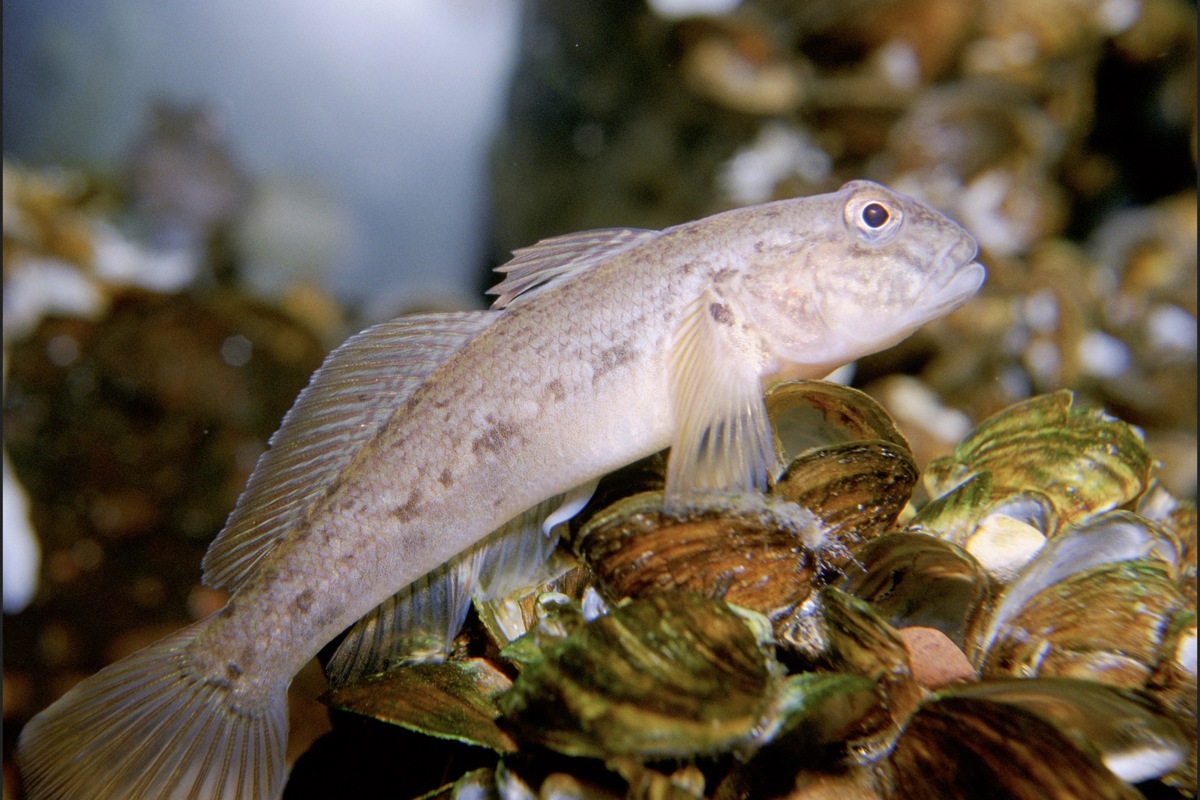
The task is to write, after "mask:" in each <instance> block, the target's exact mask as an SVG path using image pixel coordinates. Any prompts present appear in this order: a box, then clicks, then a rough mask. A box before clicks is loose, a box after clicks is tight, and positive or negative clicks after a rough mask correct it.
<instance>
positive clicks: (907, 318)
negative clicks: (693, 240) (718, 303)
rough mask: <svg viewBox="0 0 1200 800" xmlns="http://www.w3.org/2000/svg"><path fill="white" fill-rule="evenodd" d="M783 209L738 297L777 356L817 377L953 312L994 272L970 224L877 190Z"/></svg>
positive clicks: (861, 186) (853, 188)
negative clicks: (978, 259) (981, 257)
mask: <svg viewBox="0 0 1200 800" xmlns="http://www.w3.org/2000/svg"><path fill="white" fill-rule="evenodd" d="M810 201H811V202H810ZM789 204H790V205H789ZM780 212H781V213H780V214H779V215H778V216H777V217H776V219H775V220H774V224H773V226H772V229H773V231H776V232H777V233H775V234H773V236H771V237H769V238H768V239H766V240H763V241H760V242H757V243H756V251H757V252H756V257H755V258H753V259H752V260H751V261H750V264H749V266H748V268H747V269H745V270H744V271H742V273H741V275H740V276H739V277H740V280H739V287H738V290H737V293H738V296H739V300H740V302H741V305H742V308H743V309H744V312H745V313H746V315H747V317H748V318H749V319H750V320H751V322H752V324H754V325H755V326H756V327H757V328H758V331H759V334H760V335H761V336H762V339H763V342H764V344H765V345H766V347H767V349H768V350H769V351H770V352H771V354H772V355H773V356H774V357H775V358H776V359H779V360H781V361H783V362H785V363H786V364H789V365H794V366H802V367H803V366H808V367H810V368H811V369H809V370H808V371H809V372H811V373H813V374H815V373H816V372H819V371H820V370H822V369H825V368H828V369H833V368H836V367H838V366H841V365H842V364H846V363H849V362H851V361H853V360H855V359H857V358H860V357H862V356H864V355H868V354H870V353H874V352H878V351H879V350H882V349H884V348H886V347H889V346H891V345H892V344H895V343H896V342H898V341H900V340H901V339H904V338H905V337H907V336H908V335H909V334H911V333H912V332H913V331H915V330H916V329H917V328H919V327H921V326H922V325H924V324H925V323H927V322H929V321H931V320H933V319H937V318H938V317H941V316H944V315H945V314H948V313H949V312H950V311H952V310H954V309H955V308H957V307H958V306H960V305H962V304H963V303H965V302H966V301H967V300H968V299H970V298H971V297H972V296H973V295H974V294H975V292H976V291H978V289H979V287H980V286H982V285H983V281H984V278H985V277H986V274H987V273H986V270H985V269H984V267H983V265H981V264H979V263H977V262H976V261H975V256H976V255H977V254H978V252H979V247H978V245H977V244H976V242H975V239H974V238H972V237H971V235H970V234H969V233H967V232H966V231H965V230H964V229H963V228H962V227H961V226H959V225H958V224H957V223H955V222H953V221H951V220H950V219H949V218H947V217H945V216H944V215H942V214H940V213H939V212H937V211H934V210H933V209H931V208H929V207H928V206H926V205H925V204H924V203H922V202H920V201H919V200H916V199H915V198H912V197H908V196H907V195H903V194H900V193H899V192H895V191H892V190H891V189H889V188H887V187H885V186H882V185H880V184H877V183H873V182H870V181H852V182H850V183H847V184H846V185H845V186H843V187H842V188H841V189H840V190H838V191H837V192H833V193H831V194H826V195H821V196H818V197H812V198H802V199H798V200H793V201H782V204H781V206H780ZM780 217H782V218H783V219H782V220H781V219H780ZM781 222H782V224H781Z"/></svg>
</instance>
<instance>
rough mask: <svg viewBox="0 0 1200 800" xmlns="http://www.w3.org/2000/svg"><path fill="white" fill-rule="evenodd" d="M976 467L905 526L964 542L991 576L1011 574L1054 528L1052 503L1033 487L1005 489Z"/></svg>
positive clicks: (1001, 577)
mask: <svg viewBox="0 0 1200 800" xmlns="http://www.w3.org/2000/svg"><path fill="white" fill-rule="evenodd" d="M1004 491H1005V490H1003V489H1001V490H1000V491H999V492H998V491H996V489H995V487H993V485H992V473H991V472H980V473H977V474H976V475H973V476H972V477H971V478H970V479H968V480H966V481H964V482H963V483H962V484H960V485H959V486H957V487H955V488H954V489H952V490H951V491H949V492H947V493H946V494H944V495H942V496H941V497H939V498H937V499H935V500H932V501H930V502H929V503H927V504H926V505H925V507H924V508H922V509H921V510H920V511H918V512H917V513H916V515H915V516H914V517H913V518H912V519H911V520H909V523H908V530H909V531H912V532H915V533H926V534H930V535H932V536H936V537H938V538H939V539H945V540H946V541H948V542H952V543H954V544H956V545H960V546H961V547H963V548H965V549H966V550H967V551H968V552H969V553H971V555H972V556H973V557H975V559H976V561H979V562H980V566H982V567H983V568H984V569H985V570H987V572H988V573H989V574H990V575H991V576H992V578H993V579H995V580H997V581H1000V582H1001V583H1004V582H1007V581H1009V580H1011V579H1012V578H1013V577H1014V576H1015V574H1016V573H1017V572H1018V571H1019V570H1020V569H1021V568H1022V567H1023V566H1024V565H1025V564H1027V563H1028V562H1029V560H1030V559H1032V558H1033V557H1034V556H1035V555H1036V554H1037V553H1038V551H1040V550H1041V548H1042V547H1043V546H1044V545H1045V543H1046V539H1047V538H1048V537H1050V536H1052V535H1054V533H1055V531H1056V530H1057V529H1058V515H1057V512H1056V511H1055V509H1054V504H1053V502H1052V501H1051V500H1050V498H1049V497H1047V496H1046V495H1045V494H1044V493H1042V492H1039V491H1037V490H1036V489H1021V490H1019V491H1012V492H1010V493H1007V494H1005V493H1004Z"/></svg>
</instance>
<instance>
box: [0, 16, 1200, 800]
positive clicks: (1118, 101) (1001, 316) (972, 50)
mask: <svg viewBox="0 0 1200 800" xmlns="http://www.w3.org/2000/svg"><path fill="white" fill-rule="evenodd" d="M1195 17H1196V6H1195V3H1194V2H1192V1H1191V0H804V2H799V1H797V2H788V1H787V0H742V1H741V2H737V0H652V1H651V0H613V1H612V2H606V3H572V2H566V1H565V0H558V1H554V0H524V2H521V1H520V0H403V1H402V2H384V0H352V2H348V3H343V4H337V5H336V6H334V5H330V4H321V3H315V2H310V1H309V0H294V1H292V2H282V0H266V1H264V2H260V3H255V4H247V3H237V2H232V1H231V0H213V1H212V2H208V3H203V4H197V3H184V2H175V1H174V0H171V1H170V2H154V1H152V0H96V1H95V2H90V3H79V2H72V1H71V0H39V2H33V1H32V0H15V1H14V2H8V3H5V4H4V8H3V21H4V29H3V37H4V48H3V59H4V62H3V66H4V74H3V82H4V98H3V103H4V114H3V130H4V187H3V191H4V194H3V198H4V250H3V280H4V329H3V330H4V376H5V391H4V441H5V459H4V611H5V617H4V686H3V697H4V755H5V762H4V764H5V766H4V778H5V784H4V790H5V796H6V797H16V796H18V795H17V794H16V792H17V789H16V781H15V775H14V773H13V770H12V766H11V760H10V758H9V755H10V754H11V748H12V744H13V742H14V741H15V738H16V734H17V732H18V731H19V729H20V726H21V725H22V724H23V723H24V722H25V721H26V720H27V719H28V718H29V716H30V715H32V714H33V713H34V712H36V711H37V710H38V709H39V708H41V707H43V706H44V705H46V704H47V703H49V702H50V701H51V700H53V699H54V698H55V697H57V696H58V695H59V694H61V693H62V692H63V691H65V689H66V688H68V687H69V686H70V685H71V684H72V683H74V682H75V681H76V680H78V679H79V678H80V677H82V676H84V675H86V674H89V673H91V672H93V671H95V670H96V669H98V668H99V667H100V666H102V665H103V664H105V663H108V662H109V661H111V660H114V659H115V658H118V657H120V656H121V655H123V654H126V653H128V652H131V651H132V650H133V649H136V648H138V647H140V646H142V645H144V644H146V643H148V642H150V641H152V640H154V639H156V638H157V637H158V636H160V635H163V634H165V633H167V632H170V631H172V630H174V629H175V628H177V627H178V626H179V625H181V624H183V623H184V622H186V621H188V620H190V619H196V618H199V617H201V616H203V615H205V614H207V613H209V612H210V611H211V610H213V609H215V608H217V607H219V606H220V604H221V603H222V602H223V598H222V597H221V596H220V595H219V594H217V593H214V592H211V591H210V590H207V589H205V588H204V587H202V586H201V585H200V583H199V575H200V571H199V561H200V558H201V556H202V555H203V552H204V550H205V548H206V547H207V544H208V542H209V541H210V540H211V539H212V537H213V536H214V535H215V534H216V533H217V531H219V529H220V527H221V525H222V524H223V521H224V518H225V515H226V514H227V513H228V511H229V509H230V508H231V507H232V505H233V503H234V502H235V500H236V498H237V496H238V493H239V492H240V490H241V488H242V486H243V485H244V482H245V479H246V477H247V476H248V474H249V471H250V469H252V467H253V465H254V462H255V459H256V458H257V456H258V454H259V453H261V452H262V449H263V448H264V447H265V443H266V440H267V438H268V437H269V435H270V434H271V432H272V431H274V429H275V428H276V427H277V425H278V422H279V420H280V418H281V417H282V415H283V413H284V412H285V411H286V410H287V408H288V407H289V406H290V404H291V402H292V400H293V399H294V397H295V395H296V393H297V392H298V391H299V390H300V388H302V387H303V385H304V384H305V382H306V381H307V378H308V376H309V374H310V373H311V372H312V370H313V369H315V367H316V366H317V365H319V363H320V361H321V359H322V358H323V356H324V354H325V353H326V352H328V350H329V349H331V348H332V347H334V346H336V345H337V344H338V343H339V342H340V341H342V340H343V339H344V338H345V337H346V336H347V335H349V334H351V333H354V332H355V331H357V330H359V329H361V328H362V327H364V326H366V325H368V324H371V323H373V322H377V321H380V320H383V319H387V318H389V317H391V316H394V315H395V314H398V313H402V312H405V311H413V310H420V309H446V308H470V307H480V308H481V307H484V306H485V305H486V302H487V301H486V299H485V296H484V295H483V289H484V288H486V287H487V286H489V285H490V284H492V283H494V282H495V281H494V278H493V277H492V276H491V269H492V268H493V267H495V266H496V265H498V264H500V263H502V262H503V261H504V260H505V259H506V258H507V256H508V254H509V253H510V252H511V251H512V250H513V249H514V248H516V247H520V246H524V245H528V244H531V243H533V242H534V241H536V240H537V239H539V238H542V237H545V236H549V235H553V234H557V233H564V232H568V231H571V230H579V229H585V228H589V227H609V226H622V225H632V226H638V227H649V228H661V227H665V226H668V225H672V224H676V223H679V222H684V221H687V220H691V219H695V218H697V217H700V216H704V215H706V214H710V213H714V212H716V211H720V210H723V209H727V208H732V207H736V206H740V205H748V204H753V203H759V202H764V201H768V200H771V199H775V198H782V197H791V196H796V195H803V194H810V193H815V192H821V191H827V190H832V189H836V188H837V187H838V186H839V185H841V183H843V182H845V181H846V180H850V179H853V178H871V179H874V180H879V181H883V182H885V183H888V184H890V185H892V186H894V187H895V188H897V189H900V190H902V191H905V192H908V193H910V194H913V195H916V196H918V197H920V198H922V199H923V200H925V201H926V202H928V203H930V204H931V205H934V206H936V207H938V208H940V209H941V210H942V211H944V212H946V213H947V214H949V215H951V216H953V217H955V218H956V219H958V220H959V221H960V222H962V223H963V224H964V225H965V226H966V227H968V228H969V229H970V230H971V231H972V232H973V233H974V234H975V235H976V237H977V238H978V239H979V241H980V243H981V245H982V248H983V253H982V255H981V261H983V263H985V264H986V265H987V266H988V268H989V282H988V285H987V286H986V287H985V289H984V291H983V292H982V293H981V295H980V297H979V298H977V299H976V300H975V301H973V302H972V303H970V304H968V306H967V307H965V308H964V309H961V310H960V311H959V312H957V313H955V314H954V315H952V316H951V317H949V318H947V319H945V320H942V321H940V322H938V323H936V324H934V325H931V326H929V327H928V328H927V329H925V330H923V331H921V332H920V333H918V334H917V335H916V336H914V337H913V338H911V339H910V340H908V341H906V342H904V343H901V344H900V345H898V346H897V347H896V348H893V349H892V350H891V351H888V352H887V353H883V354H880V355H878V356H873V357H871V358H869V359H866V360H864V361H863V362H861V363H860V364H858V365H857V367H856V370H855V371H854V372H853V373H852V376H851V377H850V378H849V380H851V381H852V382H853V384H854V385H856V386H858V387H860V388H864V389H866V390H867V391H868V392H870V393H871V394H873V395H874V396H876V397H877V398H878V399H880V400H881V402H883V403H884V405H885V406H887V407H888V409H889V410H890V411H891V412H892V413H893V414H894V415H895V416H896V417H897V419H898V421H899V423H900V426H901V429H902V430H904V431H905V433H906V435H908V436H909V438H910V439H911V440H912V443H913V446H914V450H915V452H916V454H917V456H918V459H919V460H920V461H921V463H922V464H924V463H926V462H927V461H928V460H929V459H930V458H933V457H935V456H937V455H939V454H942V453H944V452H946V451H947V450H948V449H949V448H950V447H951V446H952V445H953V444H954V443H955V442H956V441H958V440H959V439H960V438H961V437H962V436H963V435H964V434H965V433H966V431H967V430H968V429H969V428H970V426H971V425H972V424H973V423H974V422H977V421H979V420H980V419H982V418H983V417H985V416H987V415H988V414H990V413H993V412H994V411H997V410H999V409H1000V408H1003V407H1005V406H1007V405H1009V404H1011V403H1013V402H1016V401H1019V400H1021V399H1024V398H1027V397H1029V396H1032V395H1034V394H1037V393H1041V392H1046V391H1051V390H1053V389H1056V388H1060V387H1063V386H1067V387H1071V388H1073V389H1076V390H1077V391H1078V392H1079V393H1080V396H1081V399H1082V400H1083V401H1085V402H1089V403H1092V404H1096V405H1103V406H1105V407H1106V408H1108V409H1109V410H1110V411H1112V412H1113V413H1114V414H1117V415H1119V416H1121V417H1122V418H1124V419H1126V420H1128V421H1130V422H1132V423H1134V424H1136V425H1138V426H1140V427H1141V428H1142V429H1143V430H1144V431H1145V433H1146V436H1147V440H1148V442H1149V444H1150V449H1151V451H1152V452H1153V453H1154V454H1155V455H1156V456H1157V457H1158V458H1159V459H1161V460H1162V461H1163V462H1164V470H1163V478H1164V481H1166V482H1167V483H1169V488H1170V490H1171V491H1172V492H1174V493H1176V494H1177V495H1179V496H1181V497H1185V498H1194V496H1195V491H1196V400H1195V396H1196V393H1195V381H1196V18H1195ZM309 672H311V673H312V674H309ZM309 672H306V673H303V674H302V675H301V677H300V678H299V679H297V682H296V688H297V692H296V694H297V699H296V700H295V705H294V707H293V725H294V729H295V730H294V733H293V737H292V742H291V745H290V747H291V750H290V754H291V756H292V757H295V755H296V754H297V753H299V752H302V751H303V749H304V748H305V747H307V745H308V744H309V743H310V742H311V741H312V740H313V738H314V737H316V736H317V735H319V734H320V733H321V731H322V730H324V726H327V724H328V723H327V721H326V718H325V711H324V707H323V706H321V705H320V704H318V703H316V702H315V701H314V700H313V698H314V697H315V696H316V695H317V694H318V693H319V692H320V687H321V680H322V678H321V676H320V673H319V670H317V671H311V670H310V671H309Z"/></svg>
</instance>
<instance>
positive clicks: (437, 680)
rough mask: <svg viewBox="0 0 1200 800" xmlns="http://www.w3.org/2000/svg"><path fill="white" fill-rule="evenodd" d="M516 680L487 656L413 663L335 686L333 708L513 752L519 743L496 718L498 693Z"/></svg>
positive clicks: (330, 702) (328, 699) (328, 702)
mask: <svg viewBox="0 0 1200 800" xmlns="http://www.w3.org/2000/svg"><path fill="white" fill-rule="evenodd" d="M511 686H512V681H510V680H509V679H508V677H507V676H506V675H505V674H504V673H503V672H501V671H500V670H498V669H497V668H496V667H495V666H493V665H492V664H491V663H490V662H488V661H485V660H483V659H472V660H469V661H446V662H444V663H441V664H410V665H408V666H406V667H404V668H403V669H398V670H394V671H392V672H389V673H386V674H384V675H380V676H377V677H373V678H368V679H367V680H365V681H361V682H359V683H355V684H351V685H348V686H342V687H339V688H336V689H333V690H331V691H330V692H329V693H328V694H326V695H325V697H324V700H325V703H326V705H328V706H329V707H330V708H334V709H338V710H340V711H350V712H353V713H355V714H361V715H363V716H366V717H371V718H373V719H377V720H380V721H382V722H388V723H391V724H393V725H399V726H400V727H402V728H407V729H408V730H411V731H416V732H417V733H423V734H425V735H427V736H434V737H437V738H441V739H451V740H454V741H458V742H463V743H464V744H472V745H478V746H480V747H487V748H490V749H492V750H495V751H496V752H499V753H511V752H515V751H516V749H517V746H516V744H515V743H514V742H513V740H512V739H511V738H510V737H509V735H508V734H507V733H505V732H504V731H503V730H501V728H500V727H499V725H497V723H496V719H497V717H499V716H500V711H499V709H498V708H497V707H496V703H495V698H496V697H497V696H498V695H500V694H501V693H502V692H505V691H507V690H508V689H509V688H510V687H511Z"/></svg>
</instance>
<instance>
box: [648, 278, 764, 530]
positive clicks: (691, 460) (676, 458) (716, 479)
mask: <svg viewBox="0 0 1200 800" xmlns="http://www.w3.org/2000/svg"><path fill="white" fill-rule="evenodd" d="M736 324H737V320H736V318H735V312H734V311H733V310H732V309H731V308H730V307H729V306H728V305H726V304H725V303H723V302H722V301H721V300H720V299H719V298H718V297H716V296H715V295H713V294H706V295H705V296H703V297H701V298H700V300H699V301H698V302H696V303H695V304H694V305H693V306H692V308H691V309H690V310H689V311H688V314H687V316H686V318H685V319H684V321H683V324H682V325H681V327H680V329H679V332H678V335H677V337H676V341H675V345H674V348H673V350H672V352H671V362H670V386H671V402H672V406H673V410H674V413H675V422H676V429H675V439H674V441H673V442H672V444H671V455H670V457H669V459H668V461H667V485H666V501H667V505H668V507H670V506H673V505H675V506H677V505H678V504H679V503H681V502H683V501H684V500H685V499H686V498H687V496H688V495H691V494H697V493H706V492H736V491H746V490H751V489H765V488H766V487H767V484H768V481H769V476H770V474H771V472H772V471H773V469H774V466H775V460H776V457H775V448H774V443H773V440H772V438H771V426H770V423H769V421H768V419H767V408H766V405H765V404H764V403H763V399H762V386H761V383H760V380H759V376H758V366H759V365H758V364H756V363H755V359H754V357H753V355H752V354H750V353H748V352H746V350H745V348H739V347H738V345H737V344H736V341H737V339H736V334H735V332H734V330H733V329H734V327H735V326H736Z"/></svg>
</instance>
